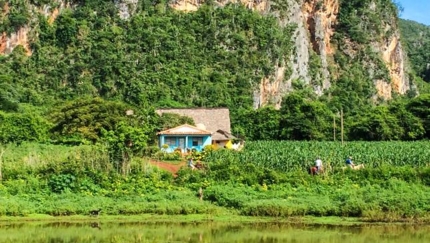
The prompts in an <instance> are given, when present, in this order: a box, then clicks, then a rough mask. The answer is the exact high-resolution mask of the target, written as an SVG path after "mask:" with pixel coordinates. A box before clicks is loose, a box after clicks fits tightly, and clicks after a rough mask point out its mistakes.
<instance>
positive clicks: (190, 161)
mask: <svg viewBox="0 0 430 243" xmlns="http://www.w3.org/2000/svg"><path fill="white" fill-rule="evenodd" d="M188 166H189V167H190V168H191V170H194V169H195V168H196V167H195V166H194V163H193V158H192V157H190V158H189V159H188Z"/></svg>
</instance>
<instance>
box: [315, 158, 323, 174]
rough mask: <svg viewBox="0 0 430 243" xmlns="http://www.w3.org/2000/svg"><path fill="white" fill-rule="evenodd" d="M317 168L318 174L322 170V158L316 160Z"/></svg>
mask: <svg viewBox="0 0 430 243" xmlns="http://www.w3.org/2000/svg"><path fill="white" fill-rule="evenodd" d="M315 167H317V171H316V172H317V173H318V172H319V171H320V170H321V169H322V160H321V159H320V157H317V159H316V160H315Z"/></svg>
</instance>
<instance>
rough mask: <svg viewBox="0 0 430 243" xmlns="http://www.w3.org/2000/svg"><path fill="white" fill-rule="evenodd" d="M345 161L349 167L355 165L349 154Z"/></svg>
mask: <svg viewBox="0 0 430 243" xmlns="http://www.w3.org/2000/svg"><path fill="white" fill-rule="evenodd" d="M345 163H346V166H349V167H350V168H352V169H353V168H354V166H355V164H354V162H353V161H352V157H351V156H349V157H348V158H347V159H346V161H345Z"/></svg>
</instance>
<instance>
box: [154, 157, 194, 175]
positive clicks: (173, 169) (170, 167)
mask: <svg viewBox="0 0 430 243" xmlns="http://www.w3.org/2000/svg"><path fill="white" fill-rule="evenodd" d="M149 163H150V164H151V165H153V166H157V167H158V168H160V169H163V170H167V171H169V172H170V173H172V174H173V175H175V176H176V175H177V173H178V170H179V169H180V168H181V167H182V166H185V165H186V163H185V162H181V163H179V164H172V163H169V162H165V161H160V160H150V161H149Z"/></svg>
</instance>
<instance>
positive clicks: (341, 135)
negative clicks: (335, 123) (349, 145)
mask: <svg viewBox="0 0 430 243" xmlns="http://www.w3.org/2000/svg"><path fill="white" fill-rule="evenodd" d="M340 137H341V140H342V145H343V109H340Z"/></svg>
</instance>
